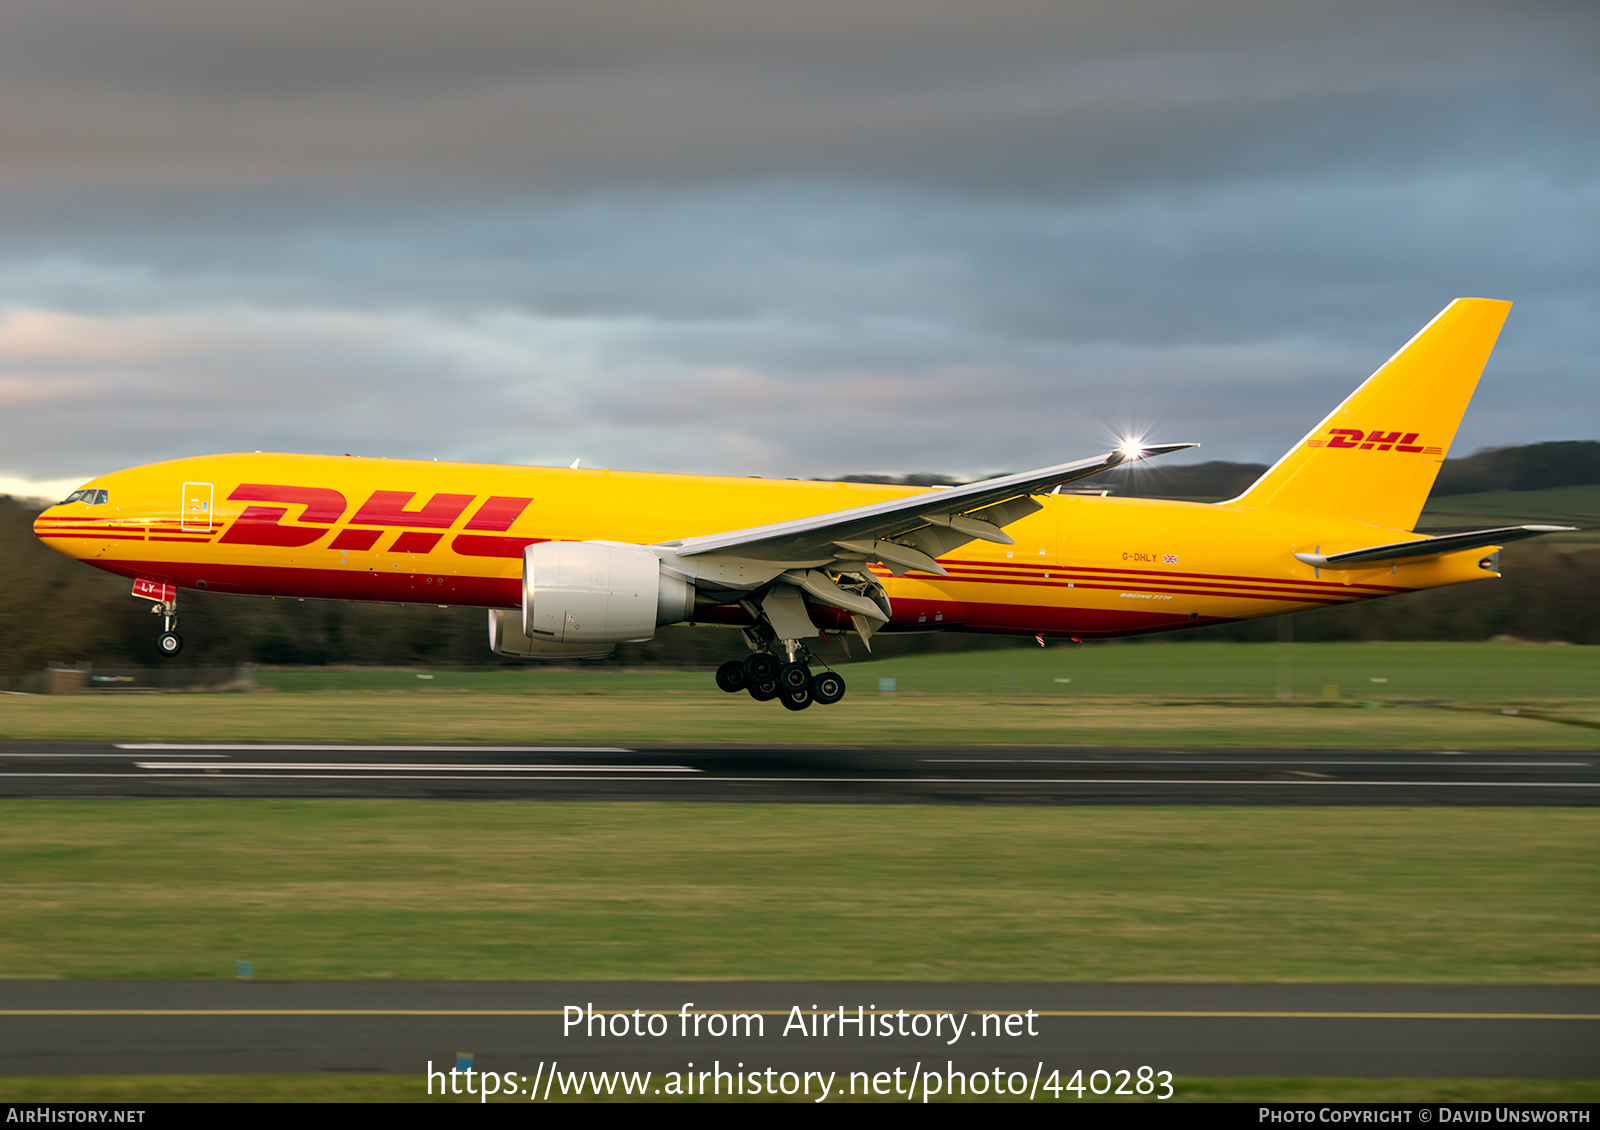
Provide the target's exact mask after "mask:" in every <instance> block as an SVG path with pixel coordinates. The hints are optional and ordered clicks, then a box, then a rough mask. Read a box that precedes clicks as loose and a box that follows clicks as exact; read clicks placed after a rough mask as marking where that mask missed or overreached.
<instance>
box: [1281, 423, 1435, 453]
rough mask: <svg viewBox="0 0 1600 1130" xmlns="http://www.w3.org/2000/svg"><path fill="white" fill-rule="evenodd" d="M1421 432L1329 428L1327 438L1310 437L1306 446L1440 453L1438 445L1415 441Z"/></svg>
mask: <svg viewBox="0 0 1600 1130" xmlns="http://www.w3.org/2000/svg"><path fill="white" fill-rule="evenodd" d="M1421 434H1422V433H1421V432H1386V431H1384V430H1383V429H1382V428H1379V429H1377V430H1376V431H1371V432H1363V431H1361V430H1360V429H1359V428H1329V429H1328V438H1327V439H1310V440H1307V441H1306V446H1307V447H1343V448H1356V449H1359V450H1361V451H1371V450H1373V449H1374V448H1376V449H1377V450H1378V451H1391V450H1392V451H1408V452H1415V453H1420V454H1422V455H1442V454H1444V450H1443V449H1442V448H1438V447H1424V446H1423V445H1421V444H1419V443H1418V442H1417V437H1418V436H1420V435H1421Z"/></svg>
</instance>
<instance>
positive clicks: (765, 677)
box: [744, 651, 778, 683]
mask: <svg viewBox="0 0 1600 1130" xmlns="http://www.w3.org/2000/svg"><path fill="white" fill-rule="evenodd" d="M744 673H745V676H746V677H747V678H748V679H749V680H750V681H751V682H752V683H770V682H772V681H773V680H774V679H776V678H777V677H778V660H777V657H776V656H774V655H771V654H770V653H768V652H765V651H758V652H756V653H755V654H753V655H749V656H746V657H745V661H744Z"/></svg>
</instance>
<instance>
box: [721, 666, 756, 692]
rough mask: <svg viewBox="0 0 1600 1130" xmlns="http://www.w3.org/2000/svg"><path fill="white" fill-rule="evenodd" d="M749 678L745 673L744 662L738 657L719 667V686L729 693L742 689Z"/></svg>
mask: <svg viewBox="0 0 1600 1130" xmlns="http://www.w3.org/2000/svg"><path fill="white" fill-rule="evenodd" d="M748 682H749V680H748V679H746V678H745V675H744V663H743V662H741V661H740V660H737V659H730V660H728V661H727V662H726V663H724V664H723V665H722V666H721V667H718V668H717V687H718V689H720V690H725V691H727V692H728V693H729V694H734V693H735V692H737V691H742V690H744V688H745V684H746V683H748Z"/></svg>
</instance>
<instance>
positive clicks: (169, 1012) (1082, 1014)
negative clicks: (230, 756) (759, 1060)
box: [0, 1005, 1600, 1021]
mask: <svg viewBox="0 0 1600 1130" xmlns="http://www.w3.org/2000/svg"><path fill="white" fill-rule="evenodd" d="M593 1011H594V1013H595V1014H596V1015H610V1016H632V1015H633V1013H634V1011H635V1010H633V1009H625V1008H597V1009H594V1010H593ZM651 1011H658V1010H651ZM719 1011H720V1012H732V1011H738V1012H742V1013H758V1014H760V1015H762V1016H788V1015H790V1014H791V1012H792V1010H791V1009H786V1008H739V1007H738V1006H737V1005H730V1006H728V1007H727V1008H724V1009H720V1010H719V1009H698V1008H697V1009H690V1010H689V1014H690V1015H692V1016H709V1015H712V1014H713V1013H715V1012H719ZM821 1011H822V1012H830V1011H832V1010H831V1009H823V1010H821ZM901 1011H904V1012H905V1013H906V1014H907V1015H908V1016H932V1015H937V1014H939V1013H941V1012H949V1011H951V1010H950V1009H932V1008H920V1009H919V1008H908V1009H904V1010H900V1009H896V1010H894V1012H883V1013H880V1015H886V1016H892V1015H896V1014H898V1013H899V1012H901ZM961 1011H962V1012H965V1013H968V1014H972V1013H978V1014H982V1013H990V1014H996V1013H1011V1012H1017V1011H1018V1010H1017V1009H1014V1008H967V1009H962V1010H961ZM563 1015H565V1013H564V1010H562V1009H559V1008H6V1009H0V1016H63V1017H67V1016H563ZM1034 1015H1035V1016H1061V1017H1073V1018H1077V1019H1094V1018H1104V1019H1117V1018H1130V1017H1131V1018H1135V1019H1137V1018H1148V1019H1158V1020H1172V1019H1179V1020H1182V1019H1196V1020H1208V1019H1219V1020H1228V1019H1239V1020H1591V1021H1592V1020H1600V1013H1593V1012H1308V1011H1278V1010H1273V1011H1268V1010H1256V1009H1249V1010H1232V1009H1181V1010H1166V1009H1048V1010H1041V1009H1035V1010H1034Z"/></svg>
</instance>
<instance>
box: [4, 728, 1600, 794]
mask: <svg viewBox="0 0 1600 1130" xmlns="http://www.w3.org/2000/svg"><path fill="white" fill-rule="evenodd" d="M0 796H3V797H185V796H212V797H242V796H260V797H413V798H438V799H453V800H589V801H593V800H630V801H632V800H667V801H671V800H679V801H684V800H687V801H734V802H785V803H871V804H895V803H907V804H1034V805H1039V804H1044V805H1072V804H1091V805H1093V804H1098V805H1125V804H1207V805H1219V804H1220V805H1566V806H1570V805H1585V806H1588V805H1595V804H1597V803H1600V753H1588V752H1579V753H1548V752H1539V753H1529V752H1519V751H1501V752H1493V751H1491V752H1483V751H1477V752H1470V753H1467V752H1461V751H1450V750H1439V751H1417V750H1284V749H1279V750H1260V749H1186V748H1143V749H1135V748H1086V747H1073V746H1054V747H1052V746H1015V747H997V746H984V747H972V746H949V747H938V746H881V745H879V746H862V747H858V748H850V747H840V746H827V747H804V746H790V747H755V746H737V747H735V746H709V745H651V746H631V747H627V748H623V747H612V746H557V745H539V744H536V743H530V744H527V745H431V744H420V743H419V744H389V745H355V744H342V743H274V742H266V741H264V742H254V743H227V742H213V743H204V742H199V743H196V742H187V743H159V742H122V743H110V742H72V741H12V742H3V743H0Z"/></svg>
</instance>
